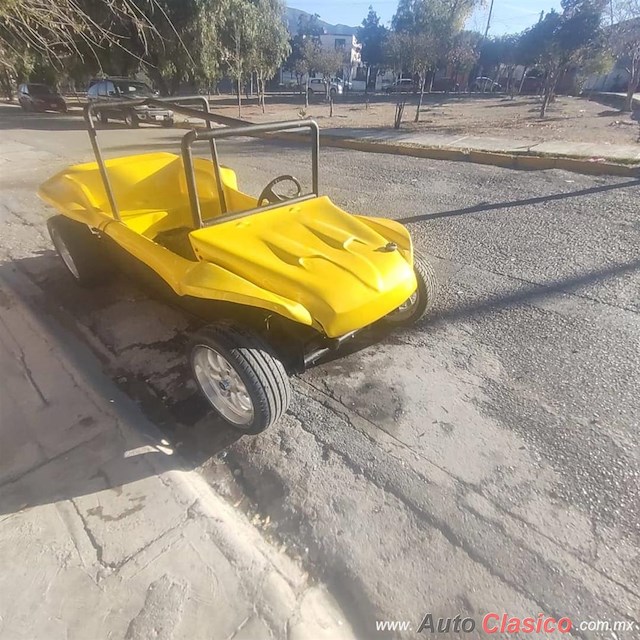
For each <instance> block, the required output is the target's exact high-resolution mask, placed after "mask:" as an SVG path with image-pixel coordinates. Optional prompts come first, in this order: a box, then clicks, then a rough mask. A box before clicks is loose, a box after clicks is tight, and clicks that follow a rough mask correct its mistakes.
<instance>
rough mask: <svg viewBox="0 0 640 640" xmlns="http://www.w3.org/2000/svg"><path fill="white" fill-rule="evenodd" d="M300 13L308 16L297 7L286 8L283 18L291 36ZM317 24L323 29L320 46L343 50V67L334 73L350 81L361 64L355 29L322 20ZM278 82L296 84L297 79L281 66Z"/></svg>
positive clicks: (360, 47)
mask: <svg viewBox="0 0 640 640" xmlns="http://www.w3.org/2000/svg"><path fill="white" fill-rule="evenodd" d="M301 15H303V16H308V15H309V14H307V13H306V12H304V11H301V10H299V9H291V8H288V9H287V12H286V16H285V19H286V22H287V28H288V29H289V33H291V34H292V36H293V35H295V33H296V32H297V25H298V21H299V19H300V16H301ZM318 25H319V26H320V27H321V28H322V29H323V31H324V33H322V35H320V36H319V40H320V44H321V46H322V48H323V49H327V50H343V51H344V64H343V67H342V69H336V72H335V73H336V76H337V77H339V78H342V79H343V80H345V81H349V82H350V81H351V80H352V79H354V78H355V77H356V72H357V69H358V68H359V67H361V66H362V55H361V51H362V46H361V45H360V43H359V42H358V39H357V38H356V31H357V29H356V28H355V27H349V26H347V25H343V24H338V25H332V24H329V23H327V22H323V21H322V20H319V21H318ZM303 80H304V79H303ZM280 82H281V84H283V85H291V84H297V82H298V79H297V78H296V76H295V73H292V72H289V71H286V70H285V69H284V68H283V69H281V70H280Z"/></svg>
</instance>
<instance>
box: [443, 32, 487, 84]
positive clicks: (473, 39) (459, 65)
mask: <svg viewBox="0 0 640 640" xmlns="http://www.w3.org/2000/svg"><path fill="white" fill-rule="evenodd" d="M481 40H482V34H480V33H478V32H477V31H460V33H457V34H456V35H455V36H454V39H453V44H452V46H451V48H450V49H449V51H448V54H447V57H446V61H447V63H448V64H449V65H451V67H452V68H453V74H454V77H455V78H456V79H457V78H458V77H459V76H460V74H465V76H466V75H468V74H469V73H470V72H471V70H472V69H473V67H474V65H475V64H476V63H477V62H478V57H479V55H480V41H481Z"/></svg>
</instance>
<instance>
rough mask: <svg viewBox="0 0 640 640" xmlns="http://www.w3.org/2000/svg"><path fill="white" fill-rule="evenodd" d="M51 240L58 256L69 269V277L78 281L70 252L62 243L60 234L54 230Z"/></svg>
mask: <svg viewBox="0 0 640 640" xmlns="http://www.w3.org/2000/svg"><path fill="white" fill-rule="evenodd" d="M51 239H52V240H53V245H54V246H55V248H56V251H57V252H58V255H59V256H60V257H61V258H62V262H64V265H65V267H67V269H69V271H70V272H71V275H72V276H73V277H74V278H75V279H76V280H80V273H79V272H78V267H77V266H76V263H75V262H74V260H73V257H72V255H71V252H70V251H69V249H68V247H67V245H66V244H65V243H64V240H63V239H62V236H61V235H60V232H59V231H58V230H57V229H54V230H53V231H52V232H51Z"/></svg>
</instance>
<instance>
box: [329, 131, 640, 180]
mask: <svg viewBox="0 0 640 640" xmlns="http://www.w3.org/2000/svg"><path fill="white" fill-rule="evenodd" d="M321 139H322V141H323V142H324V143H325V144H326V145H328V146H331V147H337V148H341V149H352V150H354V151H364V152H366V153H389V154H394V155H402V156H410V157H413V158H428V159H431V160H450V161H454V162H473V163H476V164H486V165H492V166H496V167H502V168H505V169H516V170H521V171H543V170H546V169H563V170H565V171H572V172H573V173H582V174H586V175H609V176H620V177H627V178H635V177H638V176H639V175H640V164H621V163H616V162H600V161H596V160H585V159H584V158H572V157H568V156H552V155H546V154H537V155H536V154H526V153H500V152H495V151H479V150H475V149H453V148H451V147H426V146H419V145H410V144H393V143H391V144H389V143H386V142H372V141H370V140H358V139H356V138H342V137H340V136H332V135H330V134H324V135H322V136H321Z"/></svg>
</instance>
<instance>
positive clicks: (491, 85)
mask: <svg viewBox="0 0 640 640" xmlns="http://www.w3.org/2000/svg"><path fill="white" fill-rule="evenodd" d="M469 91H479V92H482V93H497V92H498V91H502V85H501V84H498V83H497V82H494V81H493V80H492V79H491V78H487V77H485V76H481V77H479V78H476V79H475V80H474V81H473V82H472V83H471V84H470V85H469Z"/></svg>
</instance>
